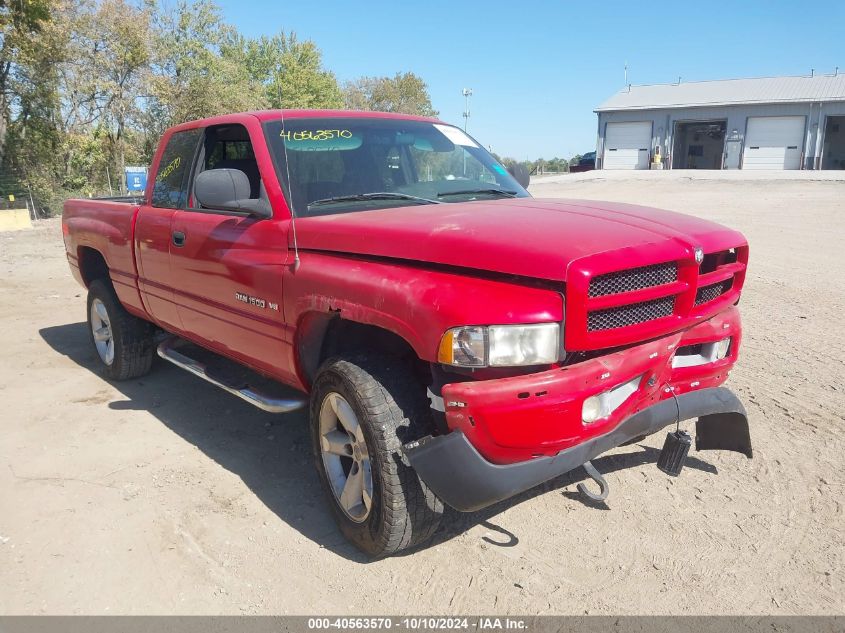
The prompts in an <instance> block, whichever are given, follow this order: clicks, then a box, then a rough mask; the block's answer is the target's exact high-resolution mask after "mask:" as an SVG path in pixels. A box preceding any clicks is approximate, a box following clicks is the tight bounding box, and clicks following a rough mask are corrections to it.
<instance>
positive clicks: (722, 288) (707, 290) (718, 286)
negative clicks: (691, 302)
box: [695, 279, 733, 306]
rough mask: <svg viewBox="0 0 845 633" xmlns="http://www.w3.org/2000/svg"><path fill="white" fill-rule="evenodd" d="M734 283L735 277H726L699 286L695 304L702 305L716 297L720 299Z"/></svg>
mask: <svg viewBox="0 0 845 633" xmlns="http://www.w3.org/2000/svg"><path fill="white" fill-rule="evenodd" d="M732 285H733V279H725V280H724V281H720V282H719V283H715V284H710V285H709V286H703V287H701V288H699V289H698V290H697V291H696V293H695V305H697V306H700V305H702V304H704V303H708V302H709V301H713V300H714V299H718V298H719V297H721V296H722V295H723V294H725V293H726V292H727V291H728V290H730V289H731V286H732Z"/></svg>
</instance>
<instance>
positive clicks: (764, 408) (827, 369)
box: [0, 175, 845, 614]
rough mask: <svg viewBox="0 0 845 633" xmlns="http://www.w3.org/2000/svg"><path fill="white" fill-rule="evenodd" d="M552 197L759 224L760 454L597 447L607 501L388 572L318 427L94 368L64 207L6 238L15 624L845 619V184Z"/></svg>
mask: <svg viewBox="0 0 845 633" xmlns="http://www.w3.org/2000/svg"><path fill="white" fill-rule="evenodd" d="M555 180H557V181H558V182H555ZM532 191H533V193H534V195H535V196H538V197H581V198H591V199H612V200H620V201H629V202H638V203H643V204H650V205H653V206H660V207H666V208H672V209H676V210H679V211H685V212H689V213H692V214H695V215H700V216H702V217H707V218H712V219H714V220H717V221H720V222H723V223H725V224H728V225H730V226H732V227H735V228H737V229H740V230H742V231H743V232H745V234H746V235H747V237H748V239H749V241H750V243H751V265H750V273H749V277H748V282H747V285H746V291H745V294H744V297H743V300H742V303H741V308H742V309H743V317H744V322H745V327H746V336H745V340H744V343H745V344H744V349H743V351H742V355H741V360H740V363H739V366H738V368H737V369H736V370H735V371H734V373H733V375H732V376H731V378H730V381H729V385H730V386H732V387H733V388H734V389H735V390H736V391H737V392H738V393H739V394H740V396H741V398H742V399H743V401H744V402H745V403H746V406H747V408H748V411H749V414H750V419H751V428H752V439H753V442H754V459H753V460H747V459H746V458H745V457H743V456H741V455H738V454H734V453H701V454H694V456H693V457H691V459H690V460H689V461H688V465H687V467H686V469H685V470H684V473H683V475H682V476H681V477H679V478H677V479H672V478H668V477H666V476H664V475H663V474H662V473H661V472H660V471H658V470H657V468H656V467H655V465H654V462H655V460H656V457H657V451H658V449H659V447H660V446H661V445H662V441H663V435H662V434H658V435H656V436H652V437H651V438H649V439H648V440H647V441H645V442H643V443H642V444H641V445H634V446H629V447H625V448H622V449H618V450H616V451H614V452H613V453H611V454H608V455H606V456H604V457H601V458H599V459H597V460H596V461H595V464H596V466H597V467H598V468H599V470H600V471H603V472H605V473H607V479H608V481H609V483H610V486H611V492H610V497H609V499H608V502H607V508H598V507H595V506H588V505H585V504H584V503H582V501H581V500H580V498H579V497H578V495H577V494H576V493H575V482H576V481H577V480H578V479H579V477H580V476H581V475H580V474H575V475H574V476H567V477H563V478H560V479H559V480H556V481H553V482H551V483H549V484H547V485H545V486H543V487H541V488H540V489H537V490H533V491H531V492H529V493H526V494H524V495H522V496H520V497H519V498H517V499H514V500H511V501H509V502H505V503H502V504H500V505H498V506H496V507H494V508H491V509H489V510H487V511H484V512H480V513H478V514H471V515H457V516H452V517H450V518H449V519H448V520H447V521H446V522H445V524H444V526H443V527H442V528H441V530H440V532H439V533H438V535H437V537H436V538H435V540H434V542H433V543H432V544H430V545H429V546H428V547H426V548H424V549H421V550H419V551H414V552H411V553H408V554H407V555H404V556H400V557H396V558H392V559H388V560H383V561H379V562H375V563H368V562H366V560H364V559H363V558H362V557H361V556H360V555H359V554H358V553H357V552H356V551H355V550H354V549H353V548H352V547H350V546H348V545H347V544H346V543H345V541H344V540H343V538H342V537H341V536H340V534H339V533H338V531H337V530H336V529H335V526H334V524H333V522H332V519H331V517H330V515H329V511H328V509H327V506H326V504H325V502H324V499H323V497H322V493H321V490H320V488H319V484H318V481H317V477H316V474H315V472H314V470H313V468H312V465H311V459H310V456H309V454H308V450H309V449H308V442H307V438H306V420H305V417H304V416H303V415H290V416H287V417H274V416H272V415H270V414H267V413H263V412H261V411H259V410H257V409H253V408H251V407H250V406H249V405H247V404H246V403H242V402H241V401H239V400H236V399H235V398H233V397H231V396H229V395H227V394H225V393H223V392H221V391H218V390H216V389H215V388H214V387H212V386H210V385H208V384H205V383H203V382H202V381H200V380H198V379H197V378H194V377H192V376H190V375H188V374H186V373H184V372H180V370H178V369H176V368H175V367H172V366H165V365H164V364H163V363H157V364H156V366H155V367H154V370H153V372H152V373H151V374H150V375H149V376H147V377H145V378H143V379H141V380H134V381H130V382H127V383H119V384H118V383H115V384H110V383H109V382H106V381H105V380H103V379H101V378H100V377H98V375H97V374H96V373H95V372H94V371H93V369H94V367H95V364H94V356H93V352H92V350H91V349H89V344H88V340H87V333H86V329H85V327H86V326H85V325H84V323H83V321H84V314H85V307H84V302H85V295H84V293H83V290H82V289H81V288H80V287H78V286H77V285H76V284H75V282H74V281H73V280H72V278H71V277H70V273H69V272H68V268H67V263H66V261H65V258H64V252H63V248H62V242H61V231H60V225H59V222H58V221H57V220H50V221H45V222H41V223H39V225H38V226H37V227H36V228H34V229H32V230H27V231H21V232H16V233H4V234H0V358H2V363H0V403H2V408H0V613H2V614H32V613H35V614H38V613H49V614H65V613H86V614H104V613H109V614H118V613H120V614H141V613H143V614H164V613H179V614H188V613H196V614H212V613H230V614H238V613H274V614H285V613H299V614H306V613H307V614H325V613H335V614H336V613H346V612H348V613H355V614H376V613H388V614H405V613H418V614H419V613H444V614H446V613H448V614H459V613H479V612H485V613H502V614H504V613H507V614H547V613H561V614H583V613H590V614H600V613H624V614H690V613H695V614H715V613H729V614H835V613H843V612H845V582H844V581H843V574H844V573H845V571H843V570H844V569H845V564H843V563H845V530H843V526H845V520H843V498H845V495H843V492H845V489H844V488H843V486H845V468H843V466H845V450H843V449H845V446H843V439H842V438H843V432H845V417H843V415H845V379H844V378H845V368H843V363H845V325H843V314H845V282H843V279H845V258H843V251H842V248H841V243H842V240H843V238H845V182H808V181H788V182H782V181H768V180H748V181H746V180H741V179H736V178H735V179H731V180H725V181H722V180H715V181H714V180H710V181H698V180H689V179H684V178H677V177H675V178H668V177H666V178H659V177H655V178H649V179H646V180H641V179H625V178H623V177H617V178H614V179H612V180H607V179H604V178H601V177H596V176H595V175H592V176H588V177H581V178H577V179H575V178H572V179H570V180H566V179H562V178H557V179H550V180H546V181H541V182H540V183H538V184H536V185H535V186H534V187H533V188H532ZM561 239H565V236H561ZM579 472H580V471H579Z"/></svg>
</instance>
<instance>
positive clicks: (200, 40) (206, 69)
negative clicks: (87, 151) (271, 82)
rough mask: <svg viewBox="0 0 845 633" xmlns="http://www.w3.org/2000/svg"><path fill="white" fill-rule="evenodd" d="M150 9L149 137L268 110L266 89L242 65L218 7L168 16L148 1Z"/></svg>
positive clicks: (196, 6) (203, 4)
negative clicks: (172, 128)
mask: <svg viewBox="0 0 845 633" xmlns="http://www.w3.org/2000/svg"><path fill="white" fill-rule="evenodd" d="M147 7H148V9H149V10H151V12H152V13H151V14H152V17H153V23H152V41H153V50H152V63H151V65H150V74H151V79H150V84H151V100H150V101H151V103H150V104H148V116H147V120H146V122H145V127H146V128H147V132H148V133H150V134H152V135H154V136H158V135H159V134H160V133H161V132H162V131H163V128H166V127H168V126H169V125H172V124H174V123H177V122H180V123H181V122H183V121H189V120H191V119H199V118H203V117H208V116H214V115H217V114H224V113H228V112H238V111H244V110H255V109H260V108H262V107H265V106H266V105H267V103H266V100H265V95H264V90H263V89H262V86H260V85H259V83H258V82H256V81H255V80H253V79H252V77H250V74H249V72H248V71H247V68H246V67H245V66H244V64H243V63H242V59H241V56H240V54H239V52H238V50H239V49H238V46H237V42H238V36H237V33H236V32H235V30H234V29H233V28H232V27H231V26H229V25H228V24H226V23H225V22H223V19H222V17H221V15H220V10H219V8H218V7H217V5H215V4H213V3H212V2H210V1H209V0H199V1H198V2H189V1H188V0H180V1H179V2H178V3H177V5H176V7H175V8H173V10H164V9H163V8H161V7H160V6H159V5H158V4H157V2H156V0H149V2H148V4H147ZM149 115H153V116H152V117H151V116H149Z"/></svg>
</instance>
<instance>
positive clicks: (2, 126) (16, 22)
mask: <svg viewBox="0 0 845 633" xmlns="http://www.w3.org/2000/svg"><path fill="white" fill-rule="evenodd" d="M50 9H51V6H50V2H49V0H28V1H27V2H15V1H14V0H0V165H2V164H3V162H4V158H5V149H6V136H7V134H8V130H9V124H10V122H11V108H12V105H13V104H14V102H15V100H16V98H17V97H18V96H19V95H18V93H17V91H16V89H15V84H17V85H21V82H20V81H17V80H18V79H19V76H18V75H19V73H20V72H21V61H22V58H26V57H27V56H28V55H31V54H32V53H33V52H34V51H33V49H34V47H35V46H37V44H36V43H35V42H34V41H33V40H34V39H35V37H36V36H37V35H38V33H39V32H40V31H41V30H42V28H43V26H44V23H45V22H47V21H48V20H49V19H50Z"/></svg>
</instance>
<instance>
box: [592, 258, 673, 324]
mask: <svg viewBox="0 0 845 633" xmlns="http://www.w3.org/2000/svg"><path fill="white" fill-rule="evenodd" d="M677 280H678V264H677V263H676V262H667V263H665V264H653V265H651V266H641V267H639V268H631V269H629V270H618V271H616V272H612V273H606V274H604V275H599V276H597V277H593V279H591V280H590V294H589V296H590V297H604V296H606V295H615V294H620V293H622V292H630V291H632V290H642V289H643V288H651V287H653V286H662V285H663V284H669V283H672V282H673V281H677ZM601 329H604V328H601Z"/></svg>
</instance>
